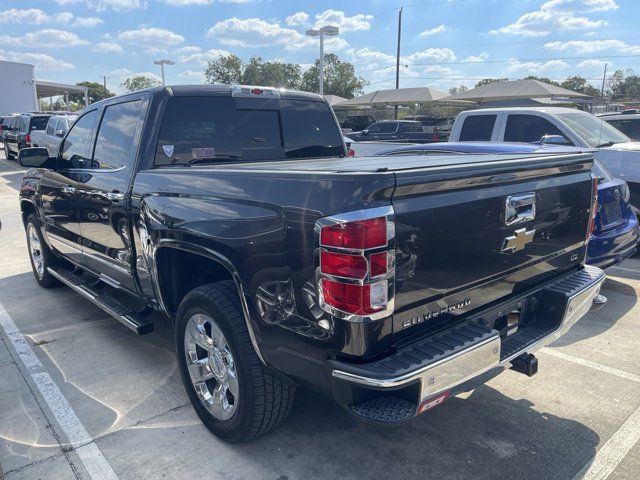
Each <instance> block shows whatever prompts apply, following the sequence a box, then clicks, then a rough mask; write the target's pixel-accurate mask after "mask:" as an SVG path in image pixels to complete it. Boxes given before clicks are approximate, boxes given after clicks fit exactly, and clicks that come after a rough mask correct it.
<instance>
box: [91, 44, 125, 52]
mask: <svg viewBox="0 0 640 480" xmlns="http://www.w3.org/2000/svg"><path fill="white" fill-rule="evenodd" d="M92 50H93V51H94V52H107V53H122V52H123V51H124V50H123V48H122V47H121V46H120V45H118V44H117V43H112V42H100V43H96V45H95V46H94V47H93V48H92Z"/></svg>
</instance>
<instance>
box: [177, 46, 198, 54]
mask: <svg viewBox="0 0 640 480" xmlns="http://www.w3.org/2000/svg"><path fill="white" fill-rule="evenodd" d="M201 51H202V49H201V48H200V47H196V46H195V45H187V46H185V47H180V48H178V49H177V50H176V52H177V53H196V52H201Z"/></svg>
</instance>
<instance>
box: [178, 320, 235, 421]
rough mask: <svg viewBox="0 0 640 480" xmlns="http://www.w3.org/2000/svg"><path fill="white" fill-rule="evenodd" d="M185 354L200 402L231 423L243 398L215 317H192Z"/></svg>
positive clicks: (186, 331)
mask: <svg viewBox="0 0 640 480" xmlns="http://www.w3.org/2000/svg"><path fill="white" fill-rule="evenodd" d="M184 352H185V356H186V360H187V369H188V371H189V377H190V379H191V383H192V384H193V388H194V389H195V391H196V394H197V395H198V398H199V399H200V402H201V403H202V404H203V405H204V406H205V408H206V409H207V410H208V411H209V413H211V415H213V416H214V417H215V418H217V419H218V420H228V419H230V418H231V417H232V416H233V414H234V413H235V411H236V410H237V408H238V401H239V397H240V395H239V384H238V374H237V370H236V365H235V361H234V359H233V355H232V353H231V349H230V348H229V343H228V342H227V339H226V337H225V336H224V334H223V333H222V330H220V327H218V325H217V324H216V322H215V321H214V320H213V319H212V318H211V317H209V316H207V315H205V314H202V313H196V314H194V315H192V316H191V317H189V320H188V321H187V326H186V330H185V335H184Z"/></svg>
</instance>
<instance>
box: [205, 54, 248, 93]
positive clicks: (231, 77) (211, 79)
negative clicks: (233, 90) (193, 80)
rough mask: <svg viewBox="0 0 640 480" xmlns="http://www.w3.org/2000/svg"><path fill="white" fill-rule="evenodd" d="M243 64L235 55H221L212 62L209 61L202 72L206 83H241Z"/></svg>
mask: <svg viewBox="0 0 640 480" xmlns="http://www.w3.org/2000/svg"><path fill="white" fill-rule="evenodd" d="M243 72H244V66H243V65H242V60H240V58H239V57H237V56H236V55H233V54H231V55H223V56H222V57H220V58H218V59H217V60H216V61H214V62H209V64H208V65H207V69H206V70H205V72H204V79H205V82H206V83H224V84H227V85H234V84H239V83H242V74H243Z"/></svg>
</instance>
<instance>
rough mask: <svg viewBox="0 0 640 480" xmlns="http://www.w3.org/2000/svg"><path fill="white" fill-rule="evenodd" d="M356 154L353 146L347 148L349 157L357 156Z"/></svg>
mask: <svg viewBox="0 0 640 480" xmlns="http://www.w3.org/2000/svg"><path fill="white" fill-rule="evenodd" d="M355 156H356V151H355V150H354V149H353V148H350V149H349V150H347V157H355Z"/></svg>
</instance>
